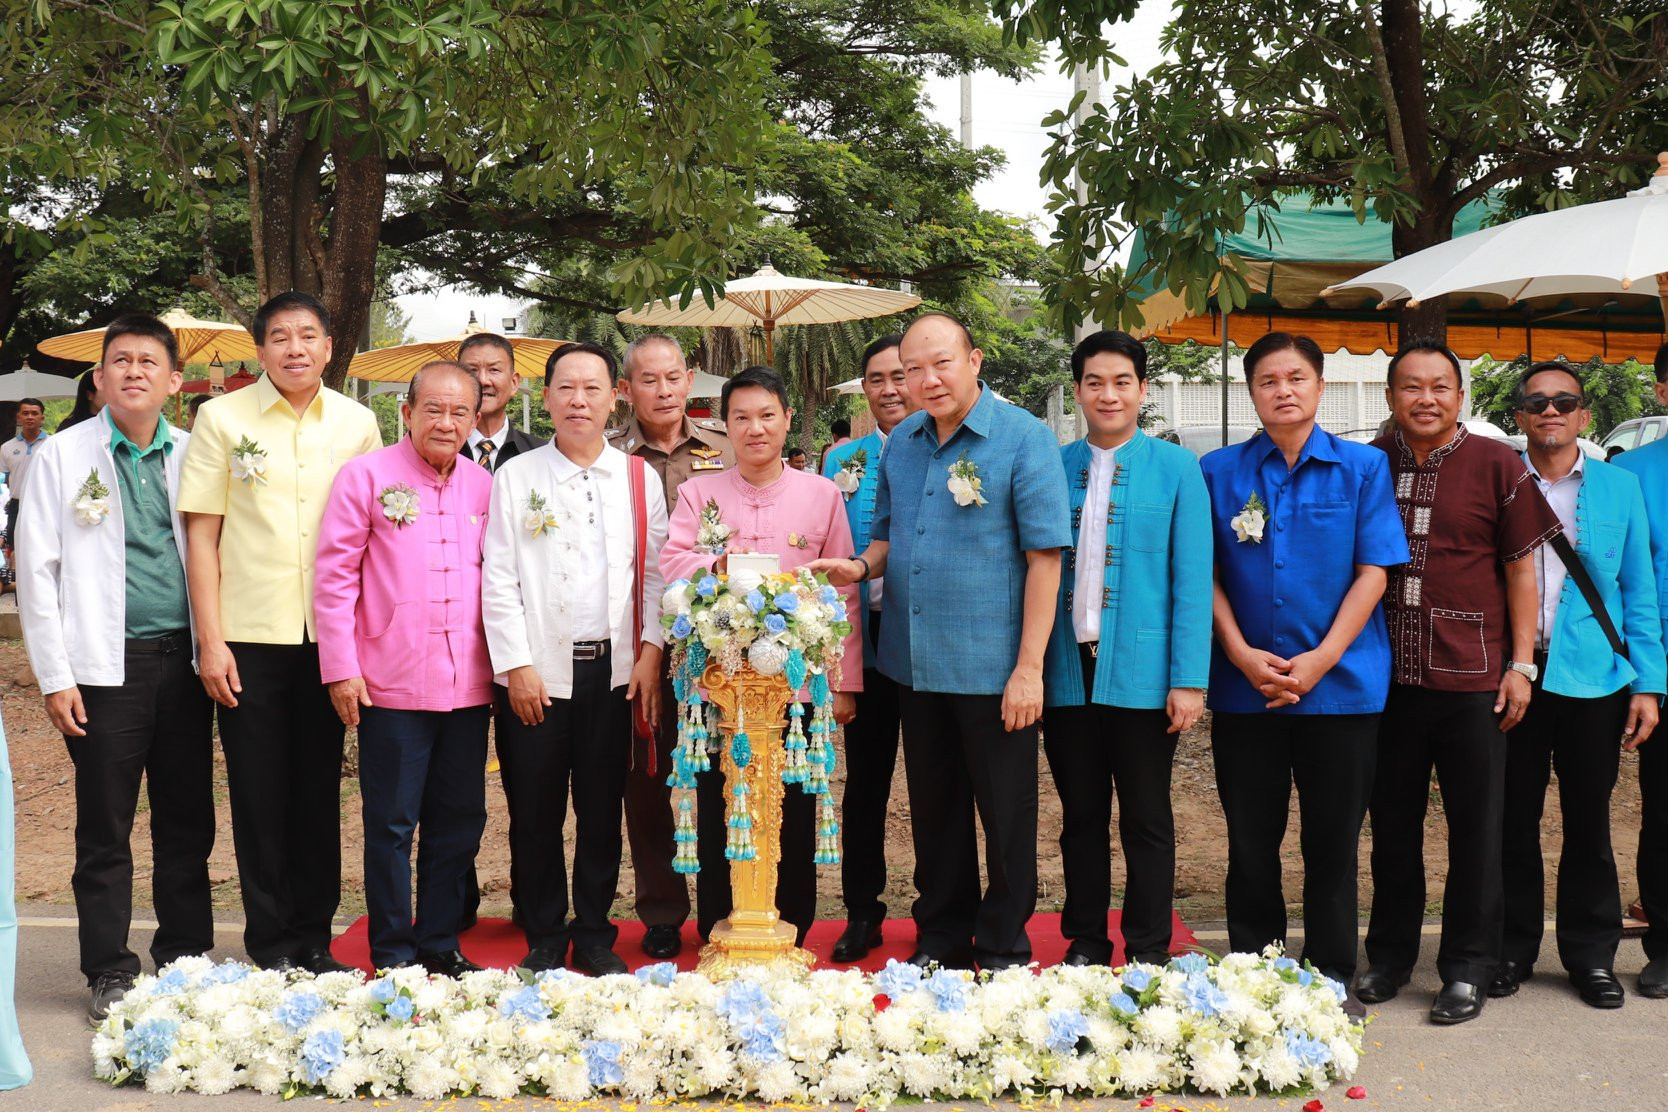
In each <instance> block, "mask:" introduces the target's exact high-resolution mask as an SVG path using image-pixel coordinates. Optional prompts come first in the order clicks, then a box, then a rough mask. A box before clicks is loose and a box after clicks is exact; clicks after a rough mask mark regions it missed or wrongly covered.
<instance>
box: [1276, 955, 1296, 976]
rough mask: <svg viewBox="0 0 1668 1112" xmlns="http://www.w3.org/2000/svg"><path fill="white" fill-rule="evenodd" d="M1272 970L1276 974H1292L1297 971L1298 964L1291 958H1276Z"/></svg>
mask: <svg viewBox="0 0 1668 1112" xmlns="http://www.w3.org/2000/svg"><path fill="white" fill-rule="evenodd" d="M1272 968H1273V969H1274V971H1275V972H1276V973H1291V972H1294V971H1295V970H1296V969H1297V962H1295V961H1293V960H1292V959H1291V958H1275V959H1274V965H1273V966H1272Z"/></svg>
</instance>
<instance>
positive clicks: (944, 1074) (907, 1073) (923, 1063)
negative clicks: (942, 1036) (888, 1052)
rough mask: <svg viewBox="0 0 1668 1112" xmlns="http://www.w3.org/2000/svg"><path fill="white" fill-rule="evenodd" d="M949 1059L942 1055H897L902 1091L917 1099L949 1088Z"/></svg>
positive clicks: (912, 1053)
mask: <svg viewBox="0 0 1668 1112" xmlns="http://www.w3.org/2000/svg"><path fill="white" fill-rule="evenodd" d="M950 1069H951V1065H950V1059H949V1058H946V1057H945V1056H944V1055H942V1054H920V1053H915V1052H911V1053H908V1054H900V1055H898V1075H899V1078H900V1080H902V1081H903V1087H904V1091H905V1092H907V1093H911V1094H913V1095H915V1096H918V1097H930V1096H931V1095H932V1094H933V1093H935V1092H948V1091H949V1088H950Z"/></svg>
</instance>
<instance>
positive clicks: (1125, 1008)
mask: <svg viewBox="0 0 1668 1112" xmlns="http://www.w3.org/2000/svg"><path fill="white" fill-rule="evenodd" d="M1107 1004H1108V1005H1110V1006H1111V1008H1112V1010H1113V1011H1115V1012H1122V1013H1123V1014H1124V1015H1134V1014H1135V1013H1136V1012H1138V1011H1140V1010H1141V1009H1140V1008H1138V1007H1137V1006H1136V1004H1135V1001H1134V1000H1132V999H1131V998H1130V995H1129V993H1127V992H1120V993H1118V994H1117V995H1116V996H1114V997H1112V999H1110V1000H1108V1001H1107Z"/></svg>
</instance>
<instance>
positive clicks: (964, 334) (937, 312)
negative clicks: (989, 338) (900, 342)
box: [904, 309, 979, 351]
mask: <svg viewBox="0 0 1668 1112" xmlns="http://www.w3.org/2000/svg"><path fill="white" fill-rule="evenodd" d="M934 319H937V320H947V321H949V322H950V323H951V324H953V325H955V326H956V327H957V328H958V329H960V330H961V338H962V340H963V341H965V342H966V344H967V350H968V351H975V350H977V349H978V347H979V345H978V344H976V343H974V342H973V332H972V330H971V329H969V328H968V327H967V325H965V324H963V323H962V322H961V320H960V318H958V317H955V316H953V315H951V314H949V313H946V312H945V311H944V310H942V309H929V310H927V311H926V312H924V313H922V314H921V315H920V316H918V317H916V318H915V319H914V320H912V321H910V322H909V328H906V329H904V335H905V336H907V335H909V333H910V330H911V329H913V328H914V327H915V326H916V325H918V324H920V323H921V322H922V321H929V320H934Z"/></svg>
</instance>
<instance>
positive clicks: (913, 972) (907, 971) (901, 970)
mask: <svg viewBox="0 0 1668 1112" xmlns="http://www.w3.org/2000/svg"><path fill="white" fill-rule="evenodd" d="M874 986H875V988H876V989H878V990H879V991H880V992H882V993H885V994H886V995H887V996H890V997H891V998H892V999H894V1000H896V999H897V998H898V997H900V996H902V995H904V994H905V993H906V992H911V991H913V990H915V989H918V988H920V987H921V967H920V966H919V965H911V964H909V963H908V962H907V961H899V960H898V959H897V958H887V959H886V968H885V969H882V970H881V971H880V972H879V973H876V974H875V977H874Z"/></svg>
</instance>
